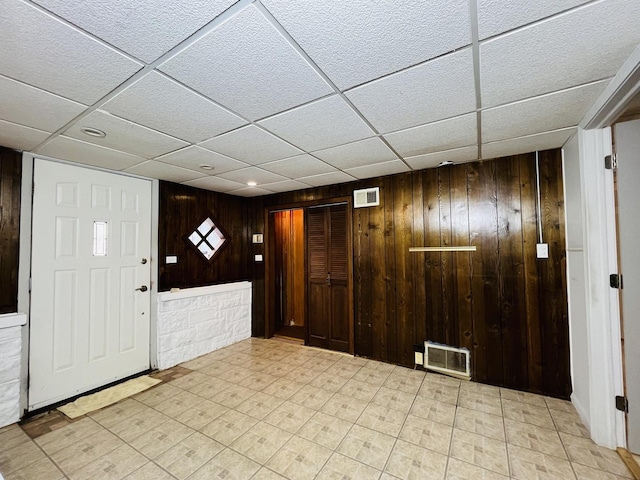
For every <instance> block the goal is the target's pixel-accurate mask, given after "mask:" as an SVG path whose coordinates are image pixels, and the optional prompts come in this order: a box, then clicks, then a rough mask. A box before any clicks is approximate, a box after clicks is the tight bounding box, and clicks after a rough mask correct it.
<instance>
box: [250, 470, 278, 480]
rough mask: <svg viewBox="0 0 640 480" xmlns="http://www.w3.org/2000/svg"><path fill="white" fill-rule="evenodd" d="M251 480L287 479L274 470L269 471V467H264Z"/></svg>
mask: <svg viewBox="0 0 640 480" xmlns="http://www.w3.org/2000/svg"><path fill="white" fill-rule="evenodd" d="M251 480H287V479H286V478H285V477H283V476H282V475H280V474H279V473H276V472H274V471H273V470H269V469H268V468H267V467H262V468H261V469H260V470H258V473H256V474H255V475H254V476H253V477H251Z"/></svg>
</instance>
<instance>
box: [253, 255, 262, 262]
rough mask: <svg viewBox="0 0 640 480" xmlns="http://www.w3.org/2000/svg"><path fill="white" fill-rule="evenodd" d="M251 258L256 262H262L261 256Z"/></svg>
mask: <svg viewBox="0 0 640 480" xmlns="http://www.w3.org/2000/svg"><path fill="white" fill-rule="evenodd" d="M253 258H254V259H255V260H256V262H261V261H262V255H255V256H254V257H253Z"/></svg>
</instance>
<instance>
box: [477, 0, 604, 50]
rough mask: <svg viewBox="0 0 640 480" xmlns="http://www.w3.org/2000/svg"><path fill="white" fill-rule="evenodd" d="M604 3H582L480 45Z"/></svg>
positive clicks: (495, 36) (498, 35)
mask: <svg viewBox="0 0 640 480" xmlns="http://www.w3.org/2000/svg"><path fill="white" fill-rule="evenodd" d="M605 1H606V0H591V1H589V2H586V3H582V4H580V5H575V6H573V7H570V8H567V9H566V10H562V11H560V12H556V13H553V14H551V15H548V16H546V17H543V18H539V19H537V20H533V21H531V22H529V23H525V24H523V25H518V26H517V27H513V28H511V29H509V30H506V31H504V32H500V33H496V34H495V35H492V36H490V37H487V38H484V39H482V40H480V43H481V44H484V43H489V42H492V41H494V40H497V39H499V38H500V37H506V36H509V35H512V34H514V33H518V32H519V31H520V30H526V29H528V28H532V27H535V26H537V25H539V24H542V23H546V22H549V21H551V20H554V19H555V18H557V17H562V16H566V15H570V14H571V13H574V12H576V11H578V10H582V9H585V8H589V7H590V6H592V5H594V4H596V3H602V2H605Z"/></svg>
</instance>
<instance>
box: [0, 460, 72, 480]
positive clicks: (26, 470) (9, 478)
mask: <svg viewBox="0 0 640 480" xmlns="http://www.w3.org/2000/svg"><path fill="white" fill-rule="evenodd" d="M0 473H3V474H4V478H5V480H36V479H37V480H60V479H63V478H65V476H64V474H63V473H62V472H61V471H60V469H58V467H56V466H55V464H54V463H53V462H52V461H51V460H49V459H48V458H41V459H40V460H37V461H35V462H33V463H30V464H29V465H27V466H25V467H22V468H20V469H18V470H14V471H13V472H11V473H7V472H6V471H4V470H3V468H2V466H0Z"/></svg>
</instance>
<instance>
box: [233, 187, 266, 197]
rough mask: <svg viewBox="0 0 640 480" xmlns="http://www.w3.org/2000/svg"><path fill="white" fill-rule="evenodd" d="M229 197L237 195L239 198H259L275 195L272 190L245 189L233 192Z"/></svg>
mask: <svg viewBox="0 0 640 480" xmlns="http://www.w3.org/2000/svg"><path fill="white" fill-rule="evenodd" d="M228 193H229V195H237V196H239V197H259V196H261V195H269V194H271V193H273V192H272V191H271V190H267V189H265V188H259V187H244V188H241V189H239V190H231V191H230V192H228Z"/></svg>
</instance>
